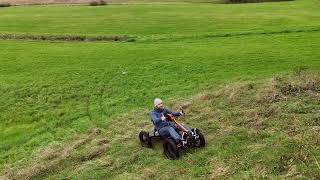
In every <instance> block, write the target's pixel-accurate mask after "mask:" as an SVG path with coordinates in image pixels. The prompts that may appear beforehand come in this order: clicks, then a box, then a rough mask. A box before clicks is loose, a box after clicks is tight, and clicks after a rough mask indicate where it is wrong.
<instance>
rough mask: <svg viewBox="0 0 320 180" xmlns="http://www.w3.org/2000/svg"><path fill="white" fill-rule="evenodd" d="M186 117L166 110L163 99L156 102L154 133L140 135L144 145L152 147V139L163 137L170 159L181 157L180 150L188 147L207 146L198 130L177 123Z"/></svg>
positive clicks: (153, 114)
mask: <svg viewBox="0 0 320 180" xmlns="http://www.w3.org/2000/svg"><path fill="white" fill-rule="evenodd" d="M181 115H184V111H183V110H182V109H181V112H172V111H170V110H169V109H167V108H164V105H163V102H162V100H161V99H159V98H156V99H155V100H154V110H153V111H151V113H150V116H151V121H152V123H153V125H154V127H155V128H154V131H153V133H151V136H150V133H148V132H144V131H141V132H140V134H139V138H140V142H141V144H142V145H144V146H147V147H152V142H151V139H152V138H153V137H161V138H162V139H164V142H163V148H164V154H165V155H166V156H167V158H169V159H178V158H179V157H180V154H179V149H181V148H187V147H203V146H205V139H204V136H203V135H202V134H201V132H200V131H199V130H198V129H191V128H189V127H188V126H186V125H181V124H179V123H178V122H177V121H176V117H179V116H181Z"/></svg>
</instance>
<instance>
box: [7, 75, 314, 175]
mask: <svg viewBox="0 0 320 180" xmlns="http://www.w3.org/2000/svg"><path fill="white" fill-rule="evenodd" d="M319 102H320V75H319V74H318V73H310V72H305V71H301V70H297V71H296V72H295V73H293V74H290V75H281V76H275V77H273V78H272V79H267V80H262V81H255V82H253V81H245V82H236V83H234V84H226V85H223V86H220V87H219V88H215V89H214V90H210V89H208V90H206V91H205V92H202V93H200V94H198V95H197V96H193V97H190V98H187V99H185V100H183V101H175V100H171V101H170V103H169V106H170V107H172V108H173V109H177V108H178V107H179V106H180V105H182V106H183V107H184V108H185V110H186V112H187V115H186V116H185V117H184V118H182V119H180V121H183V122H185V123H187V124H189V125H191V126H193V127H198V128H201V129H202V131H203V132H204V134H205V135H206V139H207V146H206V147H205V148H204V149H194V150H189V151H186V152H184V153H183V157H182V159H181V160H179V161H170V160H166V159H165V158H164V155H163V154H162V147H161V143H160V142H155V143H156V147H155V148H154V149H147V148H142V147H140V144H139V142H138V139H137V134H138V132H139V130H142V129H144V130H148V129H151V123H150V121H149V120H148V117H147V112H146V110H144V109H140V110H136V111H133V112H130V113H127V114H124V115H122V116H120V117H118V118H116V119H115V121H114V123H112V124H111V125H110V126H109V127H108V129H109V130H108V129H97V128H94V129H92V130H91V131H90V132H89V133H88V135H82V136H75V137H73V139H72V140H69V141H68V142H67V143H66V144H60V143H58V144H56V143H54V144H51V145H50V146H49V147H46V148H44V149H42V150H40V151H39V152H37V153H35V154H34V158H32V160H30V162H28V163H27V164H24V165H21V166H20V165H19V166H16V167H14V168H11V169H7V170H6V177H9V178H13V179H15V178H18V179H20V178H25V177H28V178H43V177H49V178H50V179H60V178H62V177H72V178H83V177H105V178H106V177H108V179H109V178H116V179H141V178H142V179H149V178H160V179H168V178H174V179H176V178H178V179H185V178H187V179H192V178H205V179H207V178H209V179H211V178H221V177H229V178H230V177H231V178H261V177H268V178H279V177H281V178H316V179H317V178H320V166H319V162H318V161H320V153H319V152H320V151H319V150H320V149H319V147H320V146H319V142H320V138H319V132H320V121H319V120H320V111H319V110H320V103H319ZM111 129H112V130H111ZM110 130H111V131H110ZM100 131H101V132H100ZM120 142H121V143H120Z"/></svg>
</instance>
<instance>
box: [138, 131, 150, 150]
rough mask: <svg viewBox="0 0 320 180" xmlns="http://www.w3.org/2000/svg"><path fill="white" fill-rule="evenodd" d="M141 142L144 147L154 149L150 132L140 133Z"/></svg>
mask: <svg viewBox="0 0 320 180" xmlns="http://www.w3.org/2000/svg"><path fill="white" fill-rule="evenodd" d="M139 140H140V143H141V145H142V146H144V147H148V148H152V143H151V138H150V136H149V133H148V132H145V131H141V132H140V133H139Z"/></svg>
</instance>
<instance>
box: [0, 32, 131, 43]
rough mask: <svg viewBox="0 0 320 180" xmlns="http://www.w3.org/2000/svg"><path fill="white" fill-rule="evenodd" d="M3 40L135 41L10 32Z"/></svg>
mask: <svg viewBox="0 0 320 180" xmlns="http://www.w3.org/2000/svg"><path fill="white" fill-rule="evenodd" d="M0 39H2V40H31V41H78V42H94V41H134V39H133V38H129V37H128V36H86V35H37V34H34V35H30V34H8V33H0Z"/></svg>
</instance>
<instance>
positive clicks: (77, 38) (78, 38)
mask: <svg viewBox="0 0 320 180" xmlns="http://www.w3.org/2000/svg"><path fill="white" fill-rule="evenodd" d="M319 31H320V27H319V28H318V27H317V28H311V29H293V30H292V29H291V30H290V29H287V30H281V31H269V32H267V31H264V32H239V33H221V34H204V35H190V36H179V35H177V36H175V35H171V36H166V35H164V36H159V37H156V36H152V35H151V36H140V37H139V36H137V37H133V36H130V37H129V36H125V35H123V36H105V35H99V36H87V35H41V34H33V35H30V34H9V33H0V40H30V41H61V42H64V41H65V42H72V41H74V42H97V41H100V42H103V41H122V42H134V41H136V40H138V41H139V42H145V41H147V42H148V41H162V40H181V39H202V38H221V37H236V36H250V35H272V34H289V33H303V32H304V33H306V32H319Z"/></svg>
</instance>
